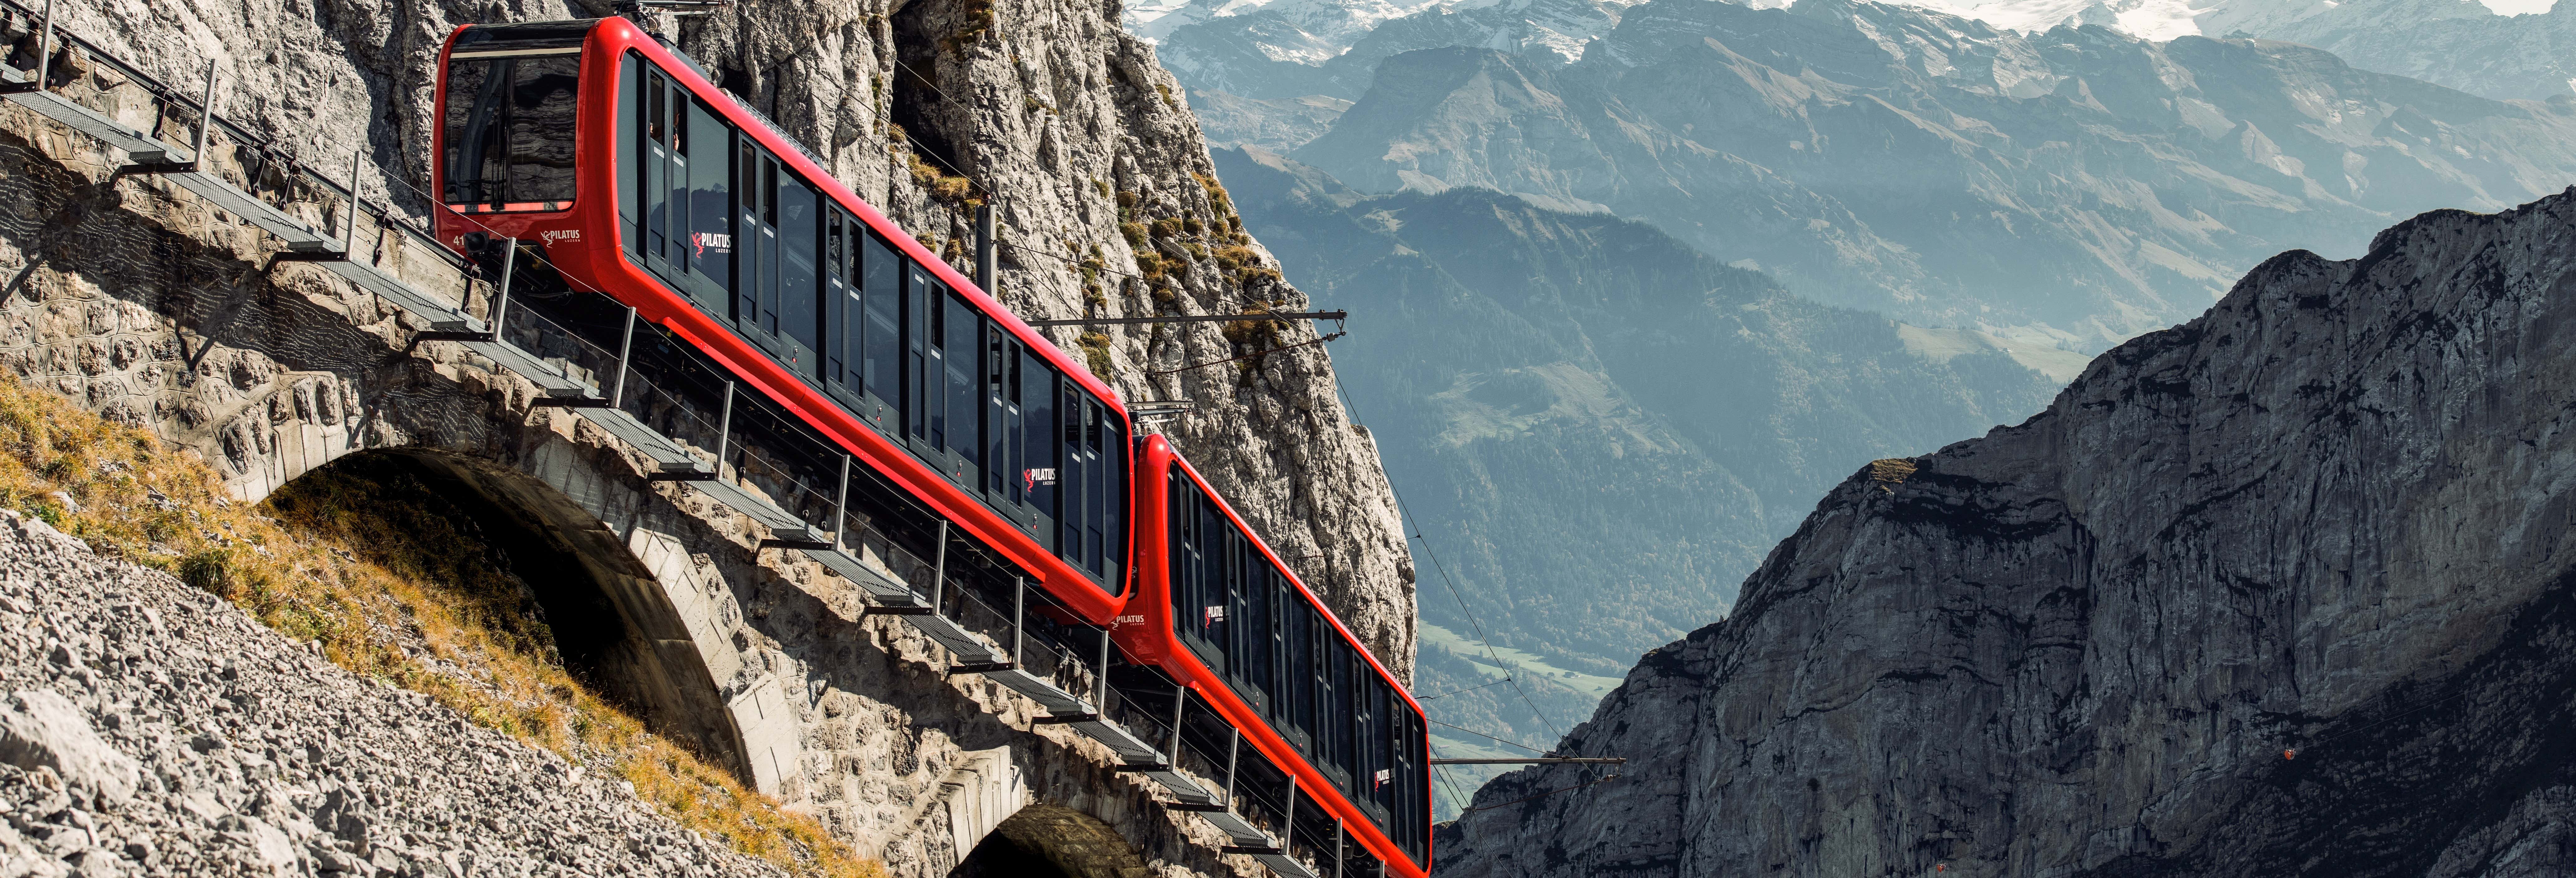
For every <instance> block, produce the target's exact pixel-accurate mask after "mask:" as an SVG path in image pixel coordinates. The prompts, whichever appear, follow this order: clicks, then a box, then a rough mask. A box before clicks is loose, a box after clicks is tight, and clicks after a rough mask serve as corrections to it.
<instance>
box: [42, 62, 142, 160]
mask: <svg viewBox="0 0 2576 878" xmlns="http://www.w3.org/2000/svg"><path fill="white" fill-rule="evenodd" d="M0 70H6V71H7V72H8V74H9V75H8V77H7V79H8V81H9V83H10V84H12V85H15V84H18V83H23V82H26V81H27V74H24V73H20V72H18V71H17V70H14V69H10V68H9V67H8V65H5V64H0ZM8 98H9V100H10V101H12V102H14V103H16V104H17V105H19V106H22V107H26V108H27V109H30V110H34V111H36V113H37V114H39V115H42V116H44V117H45V118H47V119H52V120H54V121H56V122H60V123H62V124H63V125H65V126H68V127H70V128H71V129H72V130H74V131H78V132H80V133H82V134H87V135H89V136H91V137H95V138H98V139H100V140H102V141H106V143H107V145H109V146H113V147H116V148H117V149H121V150H124V151H125V152H126V154H128V155H131V156H133V157H134V158H135V159H137V160H139V161H170V160H171V158H170V157H171V156H172V155H174V154H176V155H185V154H187V150H186V149H185V148H183V147H176V146H171V145H169V144H167V143H162V142H161V141H159V140H155V139H153V137H152V135H149V134H145V133H143V132H142V131H139V130H136V129H135V128H133V127H132V126H128V125H126V124H125V123H123V122H119V121H116V120H114V119H110V118H108V117H107V116H106V114H103V113H100V112H99V111H97V110H93V109H90V108H88V107H84V106H81V105H79V104H76V103H73V102H72V101H71V100H70V99H68V98H65V97H63V96H61V95H57V94H54V93H53V92H49V91H22V92H15V93H12V94H10V95H8Z"/></svg>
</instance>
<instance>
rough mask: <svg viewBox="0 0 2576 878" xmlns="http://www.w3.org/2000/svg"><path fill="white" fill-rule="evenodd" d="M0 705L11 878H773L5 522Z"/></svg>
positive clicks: (160, 581) (234, 620)
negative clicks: (538, 877)
mask: <svg viewBox="0 0 2576 878" xmlns="http://www.w3.org/2000/svg"><path fill="white" fill-rule="evenodd" d="M0 687H6V688H8V689H11V690H16V691H15V692H14V693H13V695H12V696H11V699H10V701H11V703H10V704H9V705H8V706H7V708H5V709H6V710H7V711H8V713H7V714H6V715H5V716H0V728H5V730H6V731H5V732H0V809H5V810H6V811H7V814H6V817H7V823H6V824H5V825H0V874H5V875H11V876H22V875H23V876H62V875H75V874H76V875H81V876H99V875H309V874H331V873H337V874H342V875H349V876H366V875H377V874H403V875H448V874H469V873H470V874H484V873H487V872H490V873H495V874H531V873H533V874H588V875H601V874H610V873H616V872H621V871H626V870H636V871H639V872H643V873H649V874H667V875H683V874H685V875H707V876H718V875H724V876H731V875H774V874H778V872H777V870H776V869H775V868H773V867H770V866H769V865H767V864H765V863H760V862H757V861H753V860H750V859H747V858H745V857H742V856H741V855H739V854H735V853H733V852H732V851H729V850H726V849H725V848H724V847H723V846H722V845H720V844H715V843H712V842H709V841H707V840H706V839H705V838H703V837H701V836H699V835H697V834H696V833H693V832H689V831H687V830H684V829H680V828H679V827H677V826H675V825H673V824H672V823H671V822H670V821H669V820H667V819H664V818H662V817H660V816H658V815H655V814H654V813H653V812H652V809H651V808H649V807H647V806H645V805H644V804H642V803H641V802H639V801H638V800H637V799H636V798H635V796H634V794H633V792H632V790H631V789H626V788H622V787H621V786H620V784H621V783H622V782H621V781H619V780H617V779H616V778H613V777H605V776H601V775H597V774H590V775H587V776H585V774H584V773H583V772H582V771H581V770H580V769H577V768H575V767H573V766H571V765H568V764H566V763H565V762H564V761H563V759H561V758H560V757H557V756H555V755H554V754H552V753H548V752H546V751H543V750H539V749H537V748H535V747H531V746H528V745H526V744H523V743H520V742H519V741H517V740H516V739H513V738H511V737H509V736H507V735H504V734H501V733H500V732H496V731H492V730H489V729H485V728H481V727H479V726H476V725H474V724H472V723H471V722H469V721H467V720H466V718H465V717H463V716H462V715H459V714H457V713H456V712H455V711H452V710H449V709H447V708H445V707H442V706H439V705H438V704H437V703H435V702H432V701H431V700H429V699H428V697H426V696H422V695H419V694H417V693H413V692H408V691H405V690H401V689H394V688H390V687H387V686H384V685H381V684H377V683H371V682H368V681H365V680H361V679H359V678H358V677H357V676H356V675H354V674H351V673H349V672H347V671H345V670H342V669H340V668H339V667H338V666H335V665H333V664H331V663H330V662H329V661H326V660H324V659H323V658H322V657H320V656H318V655H315V654H314V651H312V650H310V649H307V648H306V647H304V646H302V645H299V644H296V643H294V642H292V641H289V640H287V639H286V638H284V637H283V636H280V635H278V634H276V633H275V632H272V631H270V630H268V629H267V628H265V627H262V626H261V625H259V623H257V622H254V621H252V620H251V619H250V618H249V617H248V616H246V615H245V614H243V613H242V612H241V611H240V610H238V609H235V608H234V607H233V606H231V605H230V604H226V603H224V602H223V601H222V600H221V599H219V598H216V597H214V596H213V595H210V594H207V593H205V592H202V591H198V590H196V589H193V588H189V587H187V586H185V585H182V584H180V583H179V581H177V580H175V579H172V578H170V577H169V576H168V575H167V574H162V573H158V572H155V571H151V570H146V569H143V568H140V567H135V566H132V565H129V564H125V563H123V562H118V561H111V560H108V559H104V558H100V557H98V556H96V555H93V554H91V553H90V551H89V549H88V547H87V546H84V545H82V544H81V543H80V542H79V541H78V540H74V539H72V538H70V537H66V536H63V535H62V534H61V533H59V532H57V531H55V530H54V529H53V528H50V527H47V526H46V525H45V524H44V523H43V522H41V521H36V520H34V519H28V518H21V517H20V516H19V515H18V514H17V513H15V512H7V513H0ZM39 751H41V752H42V753H44V754H46V755H45V756H44V757H43V758H28V757H27V755H26V754H30V753H34V752H39ZM138 761H139V762H140V764H141V767H142V770H141V771H137V763H138Z"/></svg>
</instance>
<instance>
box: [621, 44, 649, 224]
mask: <svg viewBox="0 0 2576 878" xmlns="http://www.w3.org/2000/svg"><path fill="white" fill-rule="evenodd" d="M643 77H644V59H642V58H640V57H637V56H636V54H635V53H633V52H628V53H626V57H625V58H622V59H620V60H619V61H618V68H617V161H618V162H619V163H620V164H624V163H628V162H634V163H638V164H640V163H641V161H642V157H643V149H644V145H643V141H642V140H641V138H640V135H641V134H642V131H641V128H642V125H643V122H644V110H643V109H642V105H643V103H644V101H643V100H642V98H643V96H644V78H643ZM643 182H644V178H643V175H642V174H641V173H638V172H636V171H633V170H626V169H620V170H619V172H618V174H617V232H618V235H617V237H618V242H619V243H621V244H624V245H625V247H626V252H627V253H628V254H630V255H633V256H637V257H641V256H643V255H644V211H643V207H644V202H643V200H642V199H643V190H642V189H641V188H639V186H640V185H641V184H642V183H643Z"/></svg>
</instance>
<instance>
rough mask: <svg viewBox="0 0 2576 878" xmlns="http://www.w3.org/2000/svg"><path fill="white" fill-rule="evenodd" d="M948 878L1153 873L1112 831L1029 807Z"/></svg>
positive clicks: (1138, 877)
mask: <svg viewBox="0 0 2576 878" xmlns="http://www.w3.org/2000/svg"><path fill="white" fill-rule="evenodd" d="M959 850H961V851H964V852H965V856H964V857H963V858H962V859H961V860H960V861H959V862H958V863H957V866H956V867H955V868H953V869H950V870H949V872H948V875H949V878H1005V876H1010V878H1056V876H1062V878H1145V876H1149V875H1153V874H1154V869H1153V868H1152V867H1151V866H1149V865H1147V864H1146V862H1145V859H1144V858H1143V857H1142V856H1140V855H1138V854H1137V852H1136V849H1135V848H1134V847H1131V846H1129V845H1128V843H1127V840H1126V838H1124V837H1122V836H1120V835H1119V834H1118V830H1116V829H1112V828H1110V826H1109V824H1106V823H1103V822H1101V821H1100V819H1099V818H1096V817H1093V816H1091V815H1089V814H1085V813H1082V812H1081V811H1077V810H1074V809H1072V808H1067V807H1065V806H1062V805H1053V804H1047V803H1032V804H1030V805H1028V806H1027V807H1024V808H1021V809H1020V810H1019V811H1017V812H1016V813H1013V814H1011V815H1010V816H1009V817H1008V818H1006V819H1004V820H1001V821H1000V822H998V823H996V824H994V825H993V827H992V828H991V829H990V830H988V831H987V832H986V833H985V834H984V836H983V837H982V838H980V839H978V840H977V841H976V843H975V844H974V845H973V846H971V847H961V848H959Z"/></svg>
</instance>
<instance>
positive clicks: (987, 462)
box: [432, 18, 1133, 619]
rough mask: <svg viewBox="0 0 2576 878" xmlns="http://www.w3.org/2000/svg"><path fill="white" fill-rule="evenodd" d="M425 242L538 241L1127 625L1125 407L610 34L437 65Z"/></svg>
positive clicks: (1062, 589) (649, 41)
mask: <svg viewBox="0 0 2576 878" xmlns="http://www.w3.org/2000/svg"><path fill="white" fill-rule="evenodd" d="M439 64H440V66H439V70H440V76H439V81H438V93H437V101H438V107H439V109H438V114H439V116H438V118H439V125H438V127H437V129H436V132H435V134H434V135H433V140H432V145H433V146H432V148H433V151H434V152H433V154H434V156H435V157H436V158H435V160H434V162H433V164H434V166H435V167H434V172H435V175H436V180H435V187H436V191H437V192H438V193H439V197H440V199H441V200H442V201H444V202H445V203H446V206H447V208H448V210H447V211H445V212H441V213H440V214H439V224H438V229H437V231H438V233H439V235H440V237H441V238H442V239H443V240H445V241H447V242H449V243H450V244H451V245H452V246H456V247H459V248H460V249H463V248H465V247H466V245H467V244H468V243H469V241H470V239H472V238H474V237H475V236H477V235H498V236H507V237H509V238H513V239H517V240H520V241H525V242H541V245H542V247H543V248H544V254H545V259H546V261H547V262H549V263H551V264H552V265H553V266H554V267H556V268H557V269H558V270H560V272H561V273H562V275H563V276H564V278H565V280H566V281H567V282H568V283H570V284H571V285H572V286H574V287H576V288H581V289H586V290H590V291H595V292H599V293H604V294H606V295H607V296H609V297H611V298H613V299H615V300H616V301H617V302H618V303H621V304H623V305H626V306H630V307H632V308H634V309H636V313H637V315H638V318H639V319H641V320H644V321H649V322H650V323H651V324H652V325H656V326H660V327H663V328H665V329H667V330H668V331H669V332H670V333H672V334H674V335H676V336H678V337H680V338H682V339H685V341H686V343H687V344H688V345H689V346H690V347H692V348H694V349H695V350H696V352H698V353H700V354H703V355H704V356H705V357H707V358H710V359H712V360H713V361H715V362H716V363H717V364H719V365H720V366H721V367H722V369H724V370H725V371H726V372H728V373H729V374H730V375H731V376H732V377H733V379H735V380H739V381H740V382H741V383H742V384H743V385H744V386H746V387H748V388H751V389H754V390H757V391H758V392H759V393H761V394H763V395H765V396H766V397H767V398H768V399H769V400H771V401H773V402H775V403H776V404H777V405H779V406H781V407H783V408H784V409H786V410H787V411H789V412H791V413H792V414H793V416H794V417H795V418H796V419H797V420H799V421H801V422H802V423H803V424H804V425H805V426H807V427H809V428H811V429H813V430H815V431H817V432H819V433H821V434H823V435H824V436H826V437H829V439H830V440H831V441H833V442H834V443H837V444H838V445H840V446H841V447H842V448H844V449H846V450H847V451H848V452H849V453H850V454H851V455H853V456H854V457H855V458H856V460H857V462H858V463H859V464H861V465H864V466H866V467H868V468H869V469H870V470H871V471H873V472H874V473H876V474H877V475H879V476H881V477H883V478H884V479H886V480H888V481H890V482H892V483H893V484H894V485H895V486H896V488H897V489H898V490H900V491H901V492H903V493H904V494H905V495H907V496H908V497H910V498H911V499H913V500H915V501H917V502H919V503H921V504H923V505H926V506H928V507H929V508H930V509H931V510H933V511H934V512H935V513H936V514H937V515H939V516H940V517H942V518H943V519H945V520H947V521H949V522H953V523H954V524H955V525H956V526H957V527H959V528H960V529H962V530H963V531H965V535H966V536H968V537H970V538H971V539H972V540H974V541H975V542H976V543H977V544H979V545H981V546H983V547H986V548H988V549H990V550H992V551H994V552H995V553H998V554H999V555H1001V556H1003V557H1005V558H1007V559H1008V560H1009V561H1010V562H1011V563H1012V564H1013V565H1015V566H1017V567H1019V568H1020V569H1022V570H1024V571H1026V572H1027V573H1028V574H1029V575H1030V576H1031V578H1032V580H1033V581H1035V582H1037V583H1038V584H1039V585H1040V586H1041V587H1042V588H1044V589H1046V590H1047V591H1048V592H1049V593H1050V594H1051V595H1053V596H1054V597H1055V598H1056V599H1058V600H1060V601H1063V602H1064V603H1066V604H1068V605H1069V606H1071V607H1073V608H1074V609H1076V610H1077V611H1079V612H1080V614H1081V615H1082V616H1084V617H1085V618H1092V619H1108V618H1112V617H1114V616H1116V615H1117V613H1118V610H1119V608H1120V607H1121V606H1123V605H1124V601H1125V594H1126V590H1127V589H1126V579H1127V570H1126V567H1127V553H1126V550H1127V546H1128V542H1129V541H1128V539H1127V537H1126V525H1125V520H1126V517H1127V514H1128V512H1129V508H1128V507H1129V501H1128V497H1127V482H1128V479H1127V469H1128V466H1127V464H1128V459H1129V455H1130V453H1131V442H1130V441H1129V439H1128V437H1130V436H1132V435H1133V429H1132V426H1131V424H1130V420H1129V417H1128V414H1127V410H1126V407H1125V405H1124V404H1123V403H1122V402H1121V401H1120V400H1119V398H1118V395H1117V393H1116V392H1114V391H1112V390H1110V389H1109V387H1108V386H1107V385H1105V384H1102V383H1101V382H1100V381H1099V380H1098V379H1097V378H1095V377H1094V376H1093V375H1092V374H1091V372H1090V370H1088V369H1086V368H1084V367H1083V365H1082V364H1080V363H1078V362H1076V361H1074V360H1073V359H1072V358H1070V357H1067V356H1066V355H1064V354H1063V353H1062V352H1061V351H1058V350H1057V349H1056V348H1055V346H1054V345H1053V344H1051V343H1049V342H1048V341H1047V340H1046V339H1045V338H1044V337H1042V336H1039V335H1038V334H1037V333H1036V332H1035V331H1034V330H1032V329H1031V328H1030V327H1029V326H1028V325H1027V324H1025V323H1022V322H1021V321H1020V319H1019V318H1018V317H1017V316H1014V315H1013V314H1012V313H1011V312H1010V311H1009V310H1008V309H1006V308H1003V307H1001V306H1000V305H999V304H998V303H996V302H994V301H993V300H992V299H991V298H990V297H988V296H986V295H985V294H984V292H983V291H982V290H980V289H978V288H976V286H975V285H974V284H973V283H971V282H969V281H968V280H967V279H966V278H964V277H961V276H959V275H958V273H957V272H956V271H954V270H953V269H951V268H949V267H948V265H947V264H946V263H945V262H943V261H942V260H940V259H939V258H937V257H936V256H935V255H933V254H932V253H931V252H930V251H929V250H928V249H927V248H925V247H923V246H922V245H921V243H920V242H918V241H916V240H914V239H913V237H912V236H910V235H907V234H904V233H903V231H902V230H901V229H899V228H896V227H895V225H894V224H893V223H892V222H889V221H888V220H887V219H886V218H885V217H884V216H883V215H881V214H879V213H878V212H877V211H876V210H875V209H874V208H872V207H869V206H868V205H867V204H866V203H865V202H862V201H860V200H859V198H858V196H856V195H854V194H852V193H851V192H850V191H849V189H848V188H847V187H844V186H842V185H841V184H840V183H839V182H838V181H837V180H835V179H833V177H832V176H831V175H830V174H827V173H824V171H823V170H822V168H821V167H820V166H819V165H818V164H817V163H816V162H815V161H814V160H813V159H812V158H811V157H810V156H808V155H806V154H805V152H804V151H803V149H802V148H801V147H798V146H797V145H796V144H795V143H794V142H793V141H791V140H789V139H788V138H786V137H784V136H782V135H780V134H778V133H777V132H776V131H775V130H773V129H772V128H771V127H770V126H769V125H768V124H766V123H765V122H764V121H763V120H762V119H760V118H759V117H757V116H756V115H754V114H753V113H751V112H750V111H748V110H746V109H744V108H743V107H742V106H741V105H740V104H738V103H737V102H735V101H734V100H733V99H732V98H731V97H730V96H729V95H727V94H726V93H725V92H723V91H720V90H718V89H717V88H716V87H715V86H714V85H713V84H712V83H710V82H709V81H708V79H707V77H706V75H705V73H704V72H703V71H701V70H700V69H698V67H697V64H696V63H695V62H694V61H692V60H690V59H688V58H687V56H685V55H682V54H680V53H679V52H678V51H677V50H675V49H673V48H672V47H670V46H667V45H665V44H664V43H663V42H662V41H661V40H659V39H657V38H655V37H654V36H652V35H650V34H647V33H645V32H644V31H643V30H642V29H641V28H638V27H637V26H636V25H635V24H634V23H633V22H630V21H628V20H626V19H622V18H606V19H594V20H585V21H559V22H541V23H529V24H510V25H472V26H466V27H461V28H458V29H457V30H456V32H455V33H453V34H452V35H450V37H449V38H448V42H447V45H446V47H445V48H444V49H443V50H442V51H441V53H440V58H439Z"/></svg>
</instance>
